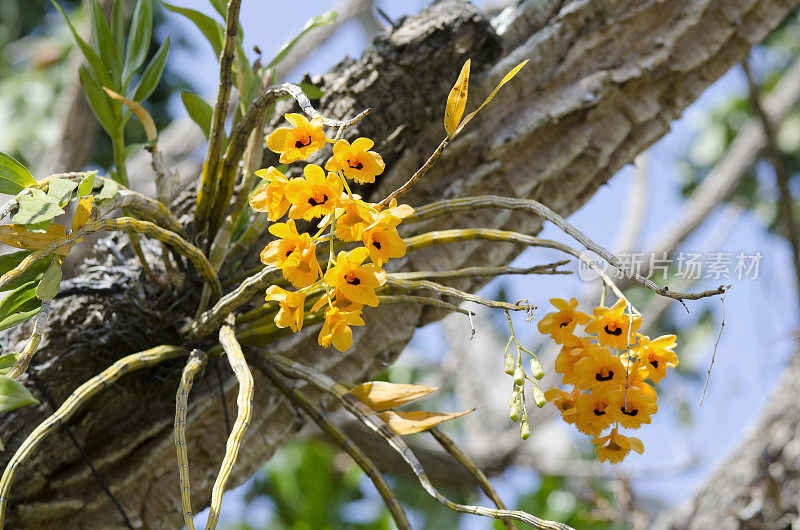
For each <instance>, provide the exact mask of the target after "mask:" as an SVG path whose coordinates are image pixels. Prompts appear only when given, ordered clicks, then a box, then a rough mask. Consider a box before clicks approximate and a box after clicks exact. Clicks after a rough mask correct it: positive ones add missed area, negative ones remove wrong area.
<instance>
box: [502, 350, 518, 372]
mask: <svg viewBox="0 0 800 530" xmlns="http://www.w3.org/2000/svg"><path fill="white" fill-rule="evenodd" d="M503 368H505V371H506V373H507V374H508V375H513V374H514V370H516V369H517V361H516V359H514V356H513V355H511V354H510V353H509V354H508V355H506V359H505V361H504V362H503Z"/></svg>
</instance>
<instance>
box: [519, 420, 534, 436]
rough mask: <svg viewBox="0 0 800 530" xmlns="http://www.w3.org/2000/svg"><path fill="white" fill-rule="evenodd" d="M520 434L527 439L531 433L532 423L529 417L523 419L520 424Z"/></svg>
mask: <svg viewBox="0 0 800 530" xmlns="http://www.w3.org/2000/svg"><path fill="white" fill-rule="evenodd" d="M519 435H520V437H521V438H522V439H523V440H527V439H528V438H529V437H530V435H531V424H530V423H528V420H527V419H523V420H522V422H521V423H520V424H519Z"/></svg>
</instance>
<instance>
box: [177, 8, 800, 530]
mask: <svg viewBox="0 0 800 530" xmlns="http://www.w3.org/2000/svg"><path fill="white" fill-rule="evenodd" d="M175 3H176V4H179V5H182V6H187V7H194V8H196V9H200V10H203V11H206V12H208V13H211V9H210V7H209V6H208V4H207V2H206V1H205V0H202V1H201V0H191V1H189V0H183V1H178V0H176V2H175ZM426 3H427V2H424V1H419V0H415V1H382V2H377V4H378V5H379V6H380V7H381V8H382V9H383V10H384V11H385V12H387V13H388V14H389V15H390V16H391V17H393V18H395V17H399V16H401V15H402V14H404V13H411V12H416V11H418V10H419V9H420V8H421V7H422V6H424V5H425V4H426ZM296 5H297V4H292V3H287V2H259V1H246V2H244V5H243V8H242V22H243V26H244V30H245V43H246V49H251V48H252V46H253V45H258V46H259V47H260V48H261V49H262V50H263V51H264V54H265V56H270V55H271V52H274V51H276V50H277V49H278V48H279V47H280V44H281V43H282V42H284V41H286V40H288V39H289V38H290V37H291V36H292V35H293V34H295V33H296V32H297V31H298V30H299V28H301V27H302V25H303V24H304V23H305V21H306V20H307V19H308V18H310V17H311V16H314V15H318V14H321V13H323V12H325V11H327V10H328V9H330V2H328V1H322V0H314V1H307V2H304V3H303V4H302V9H295V8H294V7H295V6H296ZM169 17H170V18H171V19H173V20H172V22H173V23H174V26H173V27H176V28H177V31H182V32H183V33H184V34H185V35H187V36H189V37H192V39H194V37H193V36H194V35H195V33H194V31H193V27H192V26H191V25H189V24H188V23H187V22H186V21H185V20H184V19H183V18H181V17H178V16H175V15H172V14H169ZM194 40H196V39H194ZM365 44H366V40H365V37H364V35H363V33H362V32H361V30H360V27H359V26H358V25H357V24H355V23H350V24H348V25H346V26H345V27H344V28H343V29H342V30H340V31H339V32H338V34H337V35H336V36H335V37H334V38H333V39H331V40H330V41H329V42H328V43H327V44H326V45H325V47H324V48H323V49H321V50H319V51H318V53H316V54H315V55H314V56H313V57H311V58H309V59H308V60H307V61H305V62H304V63H303V65H301V67H300V68H299V69H298V71H297V72H294V73H293V74H292V75H290V77H289V80H290V81H291V80H297V79H299V75H300V74H299V73H300V72H303V71H309V72H310V73H312V74H315V73H319V72H323V71H326V70H327V69H328V68H329V67H330V66H331V65H332V64H334V63H336V62H337V61H338V60H340V59H341V58H342V57H343V56H344V55H347V54H349V55H351V56H358V55H360V51H361V50H362V49H363V47H364V46H365ZM170 61H172V64H173V65H174V66H175V67H176V68H178V69H179V70H181V71H183V72H184V73H185V74H186V75H187V76H188V77H189V79H191V80H192V81H193V82H194V83H195V86H196V87H197V88H198V91H199V92H200V93H201V94H203V95H206V96H212V95H213V94H214V92H215V91H216V75H217V65H216V64H217V63H216V59H215V58H214V57H213V54H212V52H211V49H210V47H209V46H208V45H207V44H203V43H199V44H198V46H197V50H196V51H195V52H194V53H192V54H189V55H187V54H185V53H174V54H173V55H172V56H171V58H170ZM745 87H746V85H745V82H744V77H743V75H742V73H741V71H739V70H738V69H734V70H733V71H731V72H729V73H728V74H726V75H725V76H724V77H723V78H722V79H721V80H720V81H718V82H717V83H716V84H715V85H713V86H712V87H711V88H710V89H709V90H707V91H706V92H705V93H704V94H703V96H702V97H701V98H700V100H698V101H697V102H696V103H695V104H693V105H692V106H691V107H690V108H689V109H688V110H687V111H686V113H685V114H684V116H683V117H682V118H681V119H679V120H677V121H675V122H674V123H673V124H672V131H671V132H670V133H669V134H668V135H667V136H666V137H664V138H663V139H662V140H661V141H659V142H658V143H657V144H656V145H654V146H653V147H652V148H651V149H650V151H649V153H650V164H649V167H650V179H649V182H650V191H649V195H648V205H647V216H646V218H645V219H644V221H643V223H644V224H643V227H642V239H643V241H644V242H645V244H644V245H642V248H646V247H647V244H646V242H647V241H648V240H649V239H650V238H651V237H652V236H653V235H654V234H655V233H658V232H660V231H661V229H663V228H664V227H665V226H669V225H671V224H672V223H674V222H676V221H677V219H676V213H677V212H678V211H679V210H678V208H679V206H680V204H681V196H680V178H679V175H680V168H679V161H680V160H681V159H682V158H684V157H685V154H686V152H687V150H688V147H689V144H690V142H691V139H692V137H693V134H694V131H695V130H696V129H697V128H699V127H700V126H702V124H703V122H704V116H705V113H706V111H707V110H708V109H709V108H711V107H713V106H714V105H715V104H716V103H717V102H719V101H722V100H724V99H726V98H727V97H729V96H730V95H732V94H737V93H742V92H743V91H744V90H745ZM176 104H177V105H180V103H179V102H177V103H176ZM632 181H633V170H632V168H631V167H630V166H629V167H626V168H624V169H622V170H621V171H620V172H619V173H618V174H617V175H616V176H615V177H614V178H613V179H612V180H611V181H610V182H609V184H608V185H606V186H604V187H603V188H602V189H601V190H600V191H599V192H598V193H597V194H596V195H595V196H594V197H593V198H592V199H591V201H590V202H589V203H588V204H587V205H586V206H584V207H583V208H581V209H580V210H579V211H578V212H576V213H575V214H574V215H573V216H571V218H570V221H571V222H572V223H573V224H575V225H576V226H578V227H579V228H581V229H582V230H583V231H584V232H585V233H586V234H587V235H588V236H590V237H591V238H592V239H593V240H595V241H596V242H598V243H600V244H601V245H604V246H606V247H611V246H613V244H614V241H615V239H616V235H617V233H618V230H619V226H620V223H623V222H625V215H626V214H625V212H624V211H622V210H621V208H620V206H619V205H620V204H621V201H620V198H621V197H627V196H628V194H629V193H630V187H631V183H632ZM718 217H719V212H716V213H715V214H713V215H712V216H711V217H710V218H709V219H708V220H707V222H706V223H705V224H704V225H703V226H702V227H701V228H700V229H699V230H698V231H697V233H696V234H694V235H693V236H692V237H691V238H690V239H689V240H688V241H687V242H686V243H685V245H684V247H683V249H684V250H689V251H695V250H696V251H708V250H711V249H706V248H704V247H703V245H704V241H705V239H706V237H707V236H708V234H709V232H710V231H711V229H712V227H713V225H714V224H715V220H716V219H718ZM543 237H550V238H554V239H559V240H562V241H565V242H566V241H568V238H566V237H565V236H564V235H563V234H560V233H559V231H558V230H557V229H556V228H554V227H547V228H546V229H545V230H544V232H543ZM718 250H720V251H724V252H730V253H733V254H734V255H735V254H736V253H738V252H740V251H744V252H745V253H750V252H753V251H757V250H760V251H761V252H762V254H763V255H764V260H763V261H762V263H761V271H760V275H759V278H758V279H757V280H743V281H739V282H737V281H732V282H731V283H733V284H734V285H733V289H732V290H731V291H730V292H729V294H728V295H727V299H726V328H725V331H724V333H723V335H722V338H721V340H720V342H719V347H718V350H717V355H716V363H715V365H714V369H713V372H712V375H711V381H710V385H709V389H708V392H707V394H706V397H705V404H704V405H703V407H698V406H697V402H698V400H699V397H700V388H699V387H698V386H697V385H693V384H689V383H687V382H685V381H683V382H679V381H673V382H670V379H669V378H668V379H667V380H666V382H665V383H664V384H663V386H664V389H665V394H666V395H667V396H670V395H671V396H680V397H682V398H683V399H685V400H686V402H687V403H688V407H689V408H690V410H691V413H692V414H691V416H692V422H691V424H689V425H686V424H683V423H681V421H680V420H679V418H678V411H677V408H676V406H675V405H674V404H673V403H674V402H673V401H671V400H668V399H662V400H661V403H660V405H661V410H660V412H659V414H657V415H656V416H655V418H654V420H653V424H652V425H649V426H646V427H645V428H643V429H641V430H639V431H638V432H637V433H636V435H637V436H639V437H640V438H641V439H642V441H643V442H644V444H645V448H646V450H645V453H644V455H642V456H638V455H633V457H632V458H630V459H629V460H627V461H626V463H625V465H624V466H623V468H622V470H623V471H624V470H628V471H630V472H632V473H634V474H636V475H637V476H638V474H639V472H641V471H644V470H648V469H661V468H667V469H669V468H670V466H672V467H674V465H675V464H676V463H677V462H681V461H682V460H683V459H684V458H686V457H687V456H688V455H698V456H700V457H701V464H700V465H699V466H697V467H695V468H692V469H690V470H688V471H684V472H681V473H678V474H675V475H672V476H669V475H668V476H660V477H658V478H657V479H645V478H640V479H637V480H636V481H635V483H634V485H635V488H636V491H637V492H640V493H643V494H648V495H654V496H658V497H659V498H661V499H662V500H664V501H667V502H680V501H681V500H683V499H684V498H686V497H687V496H688V495H689V494H690V493H691V491H692V490H693V489H694V488H696V487H698V486H699V485H700V484H701V483H702V480H703V479H704V478H705V477H706V476H707V475H708V473H709V472H710V471H711V470H713V469H714V467H715V466H716V465H718V464H719V463H720V461H721V459H722V458H724V456H725V455H726V454H727V453H728V452H729V451H730V450H732V449H733V448H734V447H735V444H736V442H737V441H738V440H739V439H740V438H741V435H742V432H743V430H744V429H746V428H747V426H748V425H750V424H751V423H752V422H753V421H754V419H755V418H757V415H758V413H759V411H760V410H761V408H762V407H763V406H764V404H765V402H766V400H767V399H768V396H769V391H770V388H771V387H772V386H773V385H774V384H775V382H776V381H777V378H778V376H779V375H780V372H781V369H782V368H783V366H784V364H785V362H786V360H787V358H788V355H789V354H790V353H791V347H792V340H791V334H792V332H793V330H794V329H795V328H796V326H797V310H796V306H797V303H796V300H795V299H794V294H795V292H796V290H795V289H794V288H793V287H791V286H792V285H793V283H794V279H793V277H792V274H791V269H790V267H789V264H790V261H789V252H788V249H787V248H786V245H785V244H784V243H783V242H782V240H779V239H778V238H775V237H774V236H772V235H770V234H768V233H767V232H766V231H765V230H764V229H763V228H762V224H761V222H760V220H758V219H756V218H754V216H753V215H752V214H748V213H745V214H743V215H742V216H741V217H740V218H739V220H738V221H737V222H736V224H735V226H734V227H733V230H732V231H731V233H730V235H729V237H728V238H727V239H726V240H725V241H724V243H722V244H721V246H720V248H719V249H718ZM551 257H553V256H552V255H549V254H546V253H544V252H542V251H535V250H534V251H529V252H525V253H524V254H523V255H522V256H520V257H519V258H518V259H517V261H516V263H515V264H517V265H531V264H535V263H541V262H544V261H547V260H549V258H551ZM505 281H506V282H507V285H511V286H512V287H513V289H514V291H515V292H520V293H530V294H527V295H526V297H527V298H530V299H532V300H533V301H534V303H537V304H538V305H539V306H540V308H541V309H540V310H539V311H538V313H537V316H538V317H541V316H542V315H543V314H544V313H545V312H547V309H546V306H547V300H548V299H549V298H551V297H569V296H571V295H576V294H578V293H579V292H580V291H581V290H582V289H583V288H584V287H585V286H584V285H582V283H581V281H580V279H579V278H577V277H575V276H572V277H544V279H543V278H535V277H534V278H520V277H511V278H510V279H507V280H505ZM719 283H720V282H719V281H716V282H711V281H709V282H705V283H701V284H698V285H697V286H695V288H696V289H706V288H711V287H716V286H717V285H718V284H719ZM486 289H487V292H491V290H492V289H493V286H491V285H490V286H489V287H487V288H486ZM689 307H690V309H691V310H692V312H694V313H699V312H700V311H701V310H702V308H705V307H709V308H711V310H713V311H714V313H715V314H716V315H717V319H719V314H720V302H719V300H718V299H715V300H703V301H698V302H690V303H689ZM584 309H588V308H586V307H585V308H584ZM671 311H674V312H675V316H676V319H677V320H678V322H690V321H691V320H692V318H693V317H692V316H686V315H685V313H684V312H683V309H682V307H681V306H680V304H678V303H675V304H673V307H672V309H671ZM437 337H438V333H437V331H436V328H435V326H429V327H428V328H426V329H425V330H423V332H422V333H421V334H419V337H418V338H417V339H416V340H415V342H414V344H415V346H416V347H417V348H420V349H423V350H424V349H425V348H429V349H432V346H435V345H436V343H437V340H438V339H437ZM715 338H716V332H714V333H712V334H711V335H710V336H709V337H707V338H706V339H705V340H702V341H700V342H699V343H695V344H693V345H691V346H689V345H685V347H684V348H681V346H680V345H679V347H678V353H679V356H685V357H686V358H687V359H688V358H696V359H697V362H698V363H699V364H700V365H702V366H706V365H707V363H708V362H709V359H710V356H711V353H712V349H713V341H714V339H715ZM530 340H534V338H533V336H532V335H531V337H530ZM687 348H688V349H689V351H687ZM401 361H402V360H401ZM498 362H501V360H499V361H498ZM676 379H678V378H676ZM586 443H587V444H588V442H586ZM226 511H227V510H225V509H223V514H224V513H225V512H226ZM232 511H235V510H232ZM469 526H470V527H473V526H472V525H469Z"/></svg>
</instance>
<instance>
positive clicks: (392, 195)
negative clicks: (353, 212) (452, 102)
mask: <svg viewBox="0 0 800 530" xmlns="http://www.w3.org/2000/svg"><path fill="white" fill-rule="evenodd" d="M449 143H450V139H449V138H445V139H444V140H442V143H440V144H439V146H438V147H437V148H436V150H435V151H434V152H433V153H432V154H431V156H429V157H428V160H426V161H425V163H424V164H422V167H421V168H419V169H418V170H417V171H416V172H415V173H414V174H413V175H411V178H410V179H408V180H407V181H406V183H405V184H403V185H402V186H400V187H399V188H397V189H396V190H394V191H393V192H392V193H390V194H389V195H388V196H387V197H386V198H385V199H383V200H382V201H381V202H379V203H378V208H386V206H388V205H389V203H390V202H391V201H392V199H397V198H398V197H400V196H401V195H403V194H405V193H406V192H407V191H409V190H410V189H411V188H413V187H414V185H415V184H416V183H417V181H418V180H419V179H421V178H422V177H423V176H425V173H427V172H428V170H429V169H430V168H432V167H433V165H434V164H435V163H436V160H437V159H438V158H439V156H440V155H441V154H442V151H444V149H445V147H447V145H448V144H449Z"/></svg>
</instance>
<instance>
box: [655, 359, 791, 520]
mask: <svg viewBox="0 0 800 530" xmlns="http://www.w3.org/2000/svg"><path fill="white" fill-rule="evenodd" d="M799 393H800V353H795V354H794V355H793V356H792V358H791V360H790V361H789V364H788V365H787V367H786V371H785V372H784V374H783V377H782V379H781V382H780V384H779V385H778V386H777V388H776V389H775V392H774V394H773V396H772V399H770V401H769V403H768V404H767V406H766V408H765V409H764V413H763V414H762V416H761V418H760V419H759V420H758V422H757V423H756V424H755V425H753V426H752V427H750V428H748V431H747V434H746V436H745V437H744V439H743V440H742V442H741V444H740V445H739V447H738V448H737V449H736V451H734V452H733V454H731V455H730V456H729V457H728V458H726V459H725V461H724V462H723V463H722V464H721V465H720V466H719V469H718V470H717V471H716V472H715V473H714V474H713V475H712V476H711V477H710V478H709V479H708V481H707V482H706V483H705V484H704V485H703V487H702V488H701V489H700V490H699V491H698V492H697V494H696V495H694V496H693V497H692V498H691V499H689V500H688V501H687V502H685V503H684V504H683V505H682V506H681V507H680V508H679V509H677V510H673V511H670V512H669V513H665V514H664V515H663V516H662V517H661V518H660V519H658V520H657V521H656V523H655V524H654V525H653V528H654V529H656V530H667V529H670V530H672V529H674V530H677V529H684V530H689V529H697V530H699V529H703V528H712V527H713V528H717V529H719V530H734V529H737V528H753V529H761V528H764V529H767V528H775V529H778V528H781V529H792V528H797V525H798V522H799V521H800V508H799V507H798V497H797V496H798V491H800V403H798V401H797V396H798V394H799Z"/></svg>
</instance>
